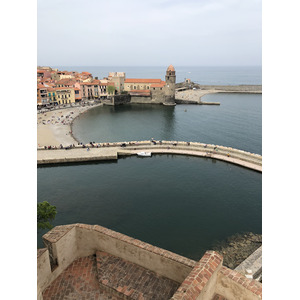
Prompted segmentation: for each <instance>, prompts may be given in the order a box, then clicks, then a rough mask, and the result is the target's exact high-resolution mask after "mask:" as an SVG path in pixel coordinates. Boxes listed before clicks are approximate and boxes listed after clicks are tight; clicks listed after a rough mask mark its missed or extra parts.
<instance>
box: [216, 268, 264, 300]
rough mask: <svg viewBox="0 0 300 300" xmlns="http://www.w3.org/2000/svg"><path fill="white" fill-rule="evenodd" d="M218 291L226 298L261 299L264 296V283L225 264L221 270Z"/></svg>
mask: <svg viewBox="0 0 300 300" xmlns="http://www.w3.org/2000/svg"><path fill="white" fill-rule="evenodd" d="M216 293H217V294H220V295H222V296H224V297H225V298H226V299H249V300H250V299H251V300H252V299H253V300H260V299H261V298H262V284H261V283H260V282H258V281H256V280H254V279H252V280H251V279H248V278H246V277H245V276H244V275H242V274H241V273H239V272H237V271H235V270H231V269H229V268H226V267H224V266H223V267H222V268H221V270H220V272H219V276H218V282H217V285H216Z"/></svg>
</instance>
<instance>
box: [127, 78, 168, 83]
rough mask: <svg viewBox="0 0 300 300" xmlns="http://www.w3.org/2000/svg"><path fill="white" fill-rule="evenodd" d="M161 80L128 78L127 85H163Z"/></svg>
mask: <svg viewBox="0 0 300 300" xmlns="http://www.w3.org/2000/svg"><path fill="white" fill-rule="evenodd" d="M161 81H162V80H161V79H144V78H143V79H141V78H127V79H125V81H124V82H125V83H161Z"/></svg>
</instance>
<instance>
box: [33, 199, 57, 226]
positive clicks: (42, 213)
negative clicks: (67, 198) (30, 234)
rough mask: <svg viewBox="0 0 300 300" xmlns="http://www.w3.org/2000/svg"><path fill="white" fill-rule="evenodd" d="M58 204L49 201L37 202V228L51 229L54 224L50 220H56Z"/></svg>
mask: <svg viewBox="0 0 300 300" xmlns="http://www.w3.org/2000/svg"><path fill="white" fill-rule="evenodd" d="M56 213H57V211H56V206H54V205H51V204H49V203H48V202H47V201H44V202H40V203H38V204H37V228H38V229H51V228H52V227H53V226H52V225H51V224H50V221H52V220H54V218H55V215H56Z"/></svg>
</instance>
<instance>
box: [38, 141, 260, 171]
mask: <svg viewBox="0 0 300 300" xmlns="http://www.w3.org/2000/svg"><path fill="white" fill-rule="evenodd" d="M141 151H144V152H151V153H153V154H181V155H191V156H201V157H208V158H211V159H218V160H223V161H226V162H229V163H233V164H236V165H239V166H242V167H245V168H249V169H252V170H255V171H258V172H262V156H261V155H259V154H254V153H250V152H246V151H243V150H238V149H234V148H231V147H224V146H218V145H212V144H203V143H196V142H178V141H155V140H151V141H132V142H118V143H93V144H85V145H82V144H79V145H76V146H75V145H74V146H73V147H65V148H59V149H53V148H51V149H48V148H47V147H39V148H38V151H37V164H38V165H43V164H58V163H75V162H88V161H101V160H117V159H118V157H119V156H128V155H137V153H139V152H141Z"/></svg>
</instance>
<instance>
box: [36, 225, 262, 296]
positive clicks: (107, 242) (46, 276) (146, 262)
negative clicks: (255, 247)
mask: <svg viewBox="0 0 300 300" xmlns="http://www.w3.org/2000/svg"><path fill="white" fill-rule="evenodd" d="M43 240H44V243H45V245H46V247H47V249H41V250H40V251H39V252H38V264H37V265H38V299H42V294H43V292H44V290H45V289H46V288H47V287H49V286H50V285H51V284H52V282H54V280H56V278H58V276H60V275H61V274H62V273H63V272H64V270H66V269H67V268H68V267H69V266H70V265H71V264H72V263H73V262H74V261H76V260H78V259H79V258H84V257H93V256H95V255H96V253H98V254H97V255H98V258H99V259H100V256H101V257H103V259H104V260H102V259H100V260H99V259H98V260H99V264H98V267H100V268H101V265H102V266H105V265H106V264H107V263H108V264H110V263H113V264H116V266H117V267H118V268H120V272H123V271H124V272H127V271H128V270H129V269H131V268H135V270H137V271H138V272H141V274H143V275H141V276H142V277H143V278H144V285H142V286H140V287H138V285H136V284H135V283H134V282H133V281H132V280H131V281H130V280H129V281H130V282H131V284H130V285H131V288H128V286H127V285H126V284H125V283H123V281H122V280H121V278H119V279H116V278H115V277H114V275H113V274H109V273H107V272H110V271H109V269H105V270H101V269H99V272H100V273H99V274H100V275H99V274H98V275H99V276H100V277H99V276H98V280H99V285H100V286H102V288H104V287H105V288H107V289H108V290H111V289H113V290H114V293H115V292H116V293H123V294H124V297H125V296H126V297H127V296H129V294H130V293H131V291H132V289H133V290H134V291H132V293H135V295H137V296H139V295H140V294H139V293H140V292H142V293H144V294H145V295H146V294H147V293H148V291H147V288H146V285H147V284H150V282H151V284H152V285H153V287H152V290H153V292H154V293H155V281H156V280H158V279H159V278H160V277H161V276H162V277H164V278H165V279H163V280H160V279H159V281H160V282H167V283H168V284H167V286H168V287H166V290H165V291H164V293H166V294H168V295H169V293H170V292H171V290H173V292H172V294H173V293H174V287H176V286H179V288H178V289H177V290H176V292H175V293H174V294H173V296H170V297H172V298H171V299H172V300H211V299H213V298H214V299H216V297H218V298H219V299H227V300H235V299H247V300H259V299H261V295H262V285H261V283H260V282H257V281H256V280H249V279H248V278H246V277H245V276H244V275H242V274H240V273H239V272H237V271H234V270H231V269H228V268H226V267H224V266H223V265H222V264H223V257H222V256H221V255H220V254H218V253H217V252H215V251H207V252H206V253H205V255H204V256H203V257H202V258H201V260H200V261H199V262H198V263H197V262H196V261H194V260H191V259H188V258H186V257H183V256H180V255H178V254H175V253H172V252H170V251H167V250H164V249H161V248H159V247H155V246H152V245H150V244H148V243H145V242H142V241H140V240H137V239H135V238H132V237H129V236H126V235H124V234H121V233H118V232H115V231H113V230H110V229H107V228H105V227H102V226H99V225H86V224H72V225H65V226H57V227H55V228H53V229H52V230H51V231H50V232H48V233H47V234H45V235H44V236H43ZM99 251H100V252H99ZM101 253H102V254H101ZM99 255H100V256H99ZM106 256H109V261H108V262H107V263H106V262H105V261H106ZM122 260H123V261H122ZM53 262H54V263H55V264H56V265H55V267H53V265H52V263H53ZM126 270H127V271H126ZM147 270H148V271H149V272H150V273H149V272H147ZM78 272H79V273H78V274H81V273H80V272H81V271H80V270H78ZM151 272H152V273H151ZM153 272H154V273H153ZM101 274H102V275H101ZM151 274H152V275H151ZM131 275H132V274H131ZM131 275H130V276H131ZM107 276H109V280H108V279H107ZM130 276H129V277H130ZM127 278H128V276H127ZM130 278H135V277H134V276H133V277H130ZM147 282H149V283H147ZM54 286H55V284H54ZM163 286H164V285H162V287H161V288H164V287H163ZM176 288H177V287H176ZM168 289H170V290H168ZM47 291H48V292H49V293H50V294H51V292H50V291H49V289H48V290H47ZM138 291H139V292H138ZM48 292H47V293H48ZM160 292H163V291H160ZM127 294H128V295H127ZM132 295H133V294H132ZM126 297H125V298H126ZM220 297H221V298H220ZM222 297H223V298H222ZM125 298H124V299H125ZM126 299H127V298H126ZM168 299H169V296H168Z"/></svg>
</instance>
